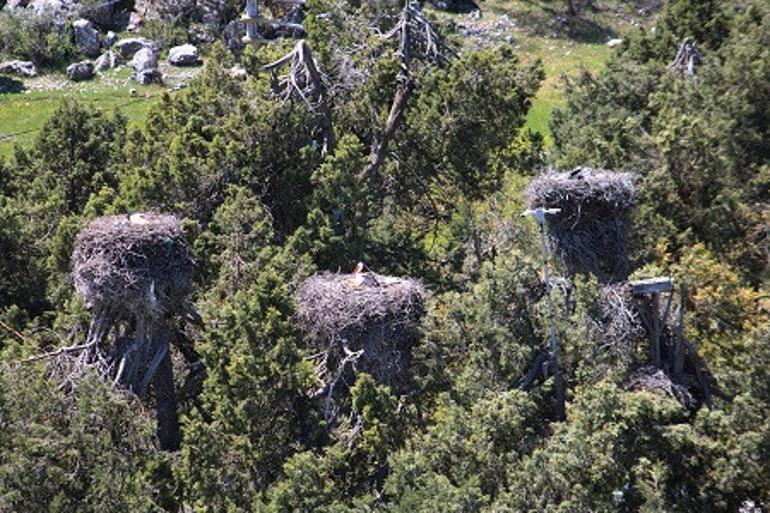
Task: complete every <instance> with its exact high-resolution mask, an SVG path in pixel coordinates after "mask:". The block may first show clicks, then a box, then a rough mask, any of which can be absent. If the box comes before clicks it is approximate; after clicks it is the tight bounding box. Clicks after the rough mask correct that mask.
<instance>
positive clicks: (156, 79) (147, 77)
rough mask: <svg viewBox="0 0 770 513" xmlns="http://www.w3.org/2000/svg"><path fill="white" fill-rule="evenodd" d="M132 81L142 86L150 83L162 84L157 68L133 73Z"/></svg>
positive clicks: (161, 77)
mask: <svg viewBox="0 0 770 513" xmlns="http://www.w3.org/2000/svg"><path fill="white" fill-rule="evenodd" d="M134 80H136V81H137V82H139V83H140V84H142V85H148V84H152V83H156V84H162V83H163V75H162V74H161V72H160V71H159V70H158V68H153V69H146V70H144V71H138V72H136V73H134Z"/></svg>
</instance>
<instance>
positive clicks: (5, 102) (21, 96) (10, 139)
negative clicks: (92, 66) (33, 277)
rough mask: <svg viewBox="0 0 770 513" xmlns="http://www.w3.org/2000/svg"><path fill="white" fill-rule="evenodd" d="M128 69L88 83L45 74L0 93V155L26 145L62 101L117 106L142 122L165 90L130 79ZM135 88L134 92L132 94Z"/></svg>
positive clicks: (132, 120) (132, 121)
mask: <svg viewBox="0 0 770 513" xmlns="http://www.w3.org/2000/svg"><path fill="white" fill-rule="evenodd" d="M129 74H130V72H129V70H127V69H122V70H116V71H112V72H109V73H107V74H105V75H104V76H102V77H98V78H96V79H94V80H92V81H89V82H81V83H72V82H68V81H67V80H66V77H64V76H61V75H44V76H41V77H37V78H35V79H33V80H29V81H26V82H25V84H24V85H25V87H26V88H27V89H26V90H24V91H22V92H18V93H4V94H0V158H7V157H9V156H10V155H12V154H13V147H14V145H16V144H20V145H22V146H28V145H29V144H30V143H31V142H32V141H34V139H35V137H36V136H37V134H38V132H40V130H41V129H42V128H43V125H44V124H45V122H46V121H47V120H48V118H49V117H50V115H51V114H52V113H53V112H54V111H55V110H56V108H57V107H58V106H59V104H60V103H61V101H62V100H64V99H74V100H77V101H79V102H81V103H84V104H86V105H89V106H92V107H95V108H98V109H102V110H105V111H110V110H113V109H116V108H117V109H120V110H121V112H123V114H125V115H126V116H127V117H128V120H129V124H130V125H136V124H139V123H141V122H142V121H143V120H144V118H145V116H146V114H147V110H148V109H149V108H150V105H152V103H153V102H154V101H156V100H157V98H158V97H159V95H160V94H161V93H162V92H163V91H164V88H163V87H160V86H147V87H144V86H140V85H138V84H136V83H135V82H132V81H130V80H129ZM131 89H136V90H137V94H136V95H135V96H134V95H132V94H131Z"/></svg>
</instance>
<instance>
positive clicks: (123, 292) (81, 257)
mask: <svg viewBox="0 0 770 513" xmlns="http://www.w3.org/2000/svg"><path fill="white" fill-rule="evenodd" d="M72 261H73V281H74V283H75V289H76V290H77V291H78V293H80V294H81V295H82V296H83V298H84V299H85V301H86V304H87V305H88V306H89V308H92V309H94V310H111V311H118V310H120V311H127V312H129V313H131V314H136V315H142V316H144V315H147V316H150V317H161V316H163V315H164V314H166V313H168V312H173V311H175V310H179V309H180V307H181V302H182V301H183V299H184V298H185V297H186V296H187V294H188V293H189V292H190V283H191V276H192V271H193V262H192V258H191V256H190V246H189V244H188V243H187V241H186V240H185V238H184V235H183V233H182V229H181V227H180V224H179V220H178V219H177V218H176V217H175V216H170V215H160V214H152V213H148V214H133V215H131V216H125V215H124V216H108V217H100V218H98V219H95V220H94V221H92V222H91V223H89V224H88V226H86V227H85V228H84V229H83V230H82V231H81V232H80V233H79V234H78V236H77V239H76V240H75V251H74V253H73V255H72Z"/></svg>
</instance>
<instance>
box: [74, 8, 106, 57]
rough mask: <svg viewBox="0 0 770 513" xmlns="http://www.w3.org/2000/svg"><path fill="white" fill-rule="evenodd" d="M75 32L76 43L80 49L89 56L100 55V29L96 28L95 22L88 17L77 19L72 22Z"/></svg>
mask: <svg viewBox="0 0 770 513" xmlns="http://www.w3.org/2000/svg"><path fill="white" fill-rule="evenodd" d="M72 29H73V30H74V32H75V45H77V47H78V50H80V51H81V52H83V54H85V55H87V56H89V57H96V56H97V55H99V50H100V48H101V44H100V43H99V31H97V30H96V29H95V28H94V24H93V23H91V22H90V21H89V20H86V19H83V18H81V19H79V20H75V22H74V23H73V24H72Z"/></svg>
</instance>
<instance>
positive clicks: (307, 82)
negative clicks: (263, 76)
mask: <svg viewBox="0 0 770 513" xmlns="http://www.w3.org/2000/svg"><path fill="white" fill-rule="evenodd" d="M284 67H287V68H288V71H287V73H286V74H284V75H282V76H280V77H278V76H277V72H278V70H280V69H282V68H284ZM263 69H265V70H268V71H271V72H273V82H274V90H275V91H276V93H280V94H281V96H282V97H283V99H284V101H288V100H290V99H292V98H299V99H300V100H301V101H302V102H303V103H304V104H305V105H306V106H307V108H308V110H309V111H310V112H312V113H314V114H315V115H316V116H317V127H318V129H319V130H320V132H321V137H322V141H323V144H322V153H323V154H326V153H328V152H333V151H334V145H335V140H334V139H335V138H334V127H333V125H332V118H331V111H330V109H329V105H328V94H327V90H328V83H329V81H328V79H327V77H326V75H324V74H323V73H322V72H321V71H320V69H319V67H318V62H316V60H315V59H314V58H313V54H312V53H311V51H310V47H308V45H307V43H306V42H305V41H304V40H303V41H300V42H298V43H297V44H296V45H295V46H294V48H293V49H292V51H291V52H289V53H288V54H286V55H285V56H283V57H281V58H280V59H278V60H277V61H275V62H272V63H270V64H268V65H266V66H264V67H263Z"/></svg>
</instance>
